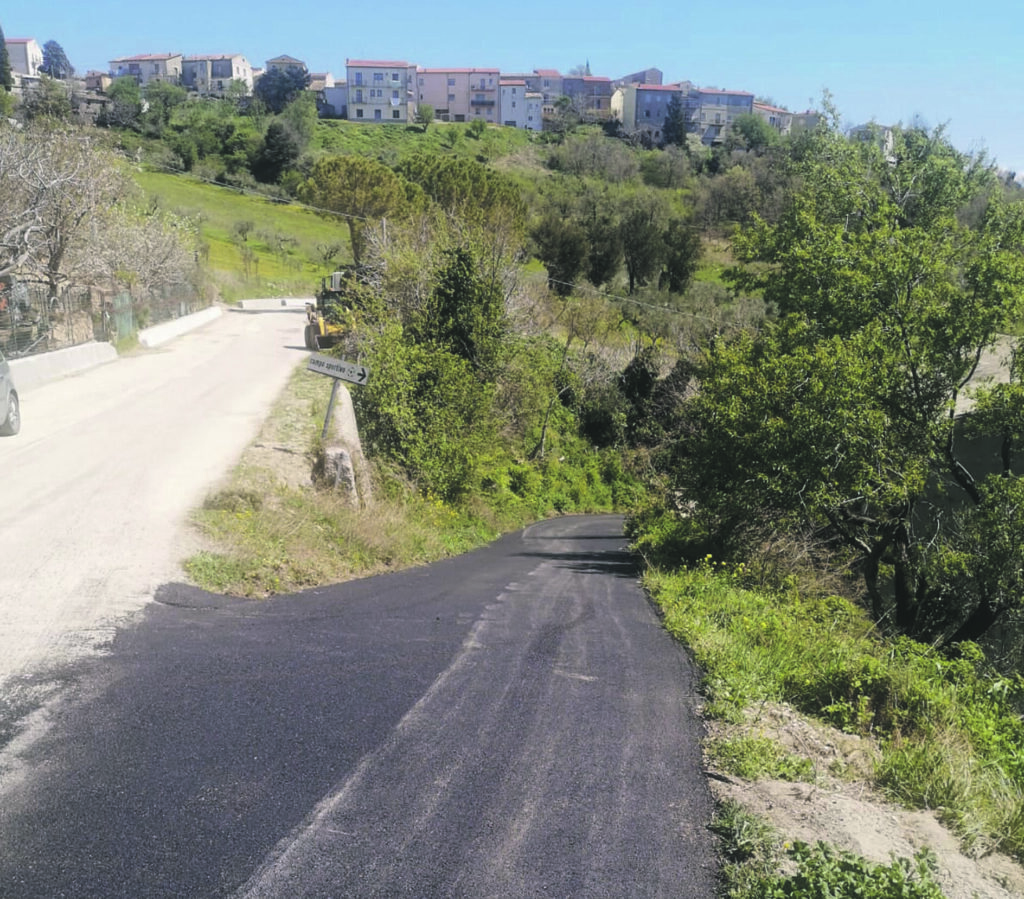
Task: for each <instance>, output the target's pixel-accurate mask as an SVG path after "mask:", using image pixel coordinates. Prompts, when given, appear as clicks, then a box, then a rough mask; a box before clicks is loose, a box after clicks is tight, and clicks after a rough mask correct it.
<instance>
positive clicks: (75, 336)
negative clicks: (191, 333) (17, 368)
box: [0, 281, 209, 358]
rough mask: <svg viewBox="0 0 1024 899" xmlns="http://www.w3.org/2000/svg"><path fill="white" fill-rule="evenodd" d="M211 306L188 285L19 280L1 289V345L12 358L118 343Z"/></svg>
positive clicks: (5, 353) (0, 347)
mask: <svg viewBox="0 0 1024 899" xmlns="http://www.w3.org/2000/svg"><path fill="white" fill-rule="evenodd" d="M207 305H209V303H207V302H206V301H204V300H202V299H200V298H199V296H198V295H197V294H196V293H195V291H194V290H193V289H191V288H190V287H189V286H188V285H175V286H174V287H173V288H165V289H158V290H152V291H140V290H131V291H128V290H121V291H118V290H114V289H103V288H95V287H93V288H76V287H65V288H63V289H62V290H61V291H60V292H59V293H58V294H57V295H56V296H53V295H51V293H50V290H49V288H48V287H47V285H45V284H40V283H37V282H25V281H14V283H13V284H12V285H10V286H3V287H0V349H2V350H3V352H4V355H6V356H9V357H11V358H17V357H19V356H29V355H32V354H33V353H45V352H49V351H50V350H59V349H63V348H65V347H70V346H76V345H78V344H80V343H88V342H89V341H92V340H100V341H116V340H118V339H120V338H125V337H131V336H132V335H133V334H135V333H136V332H137V331H139V330H140V329H142V328H146V327H149V326H150V325H155V324H159V323H160V322H164V321H170V320H171V319H175V318H180V317H181V316H183V315H188V314H189V313H191V312H195V311H197V310H198V309H201V308H203V307H204V306H207Z"/></svg>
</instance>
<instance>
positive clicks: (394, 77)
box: [391, 72, 402, 84]
mask: <svg viewBox="0 0 1024 899" xmlns="http://www.w3.org/2000/svg"><path fill="white" fill-rule="evenodd" d="M391 80H392V81H394V82H395V83H396V84H397V83H398V82H399V81H401V80H402V78H401V76H400V75H399V74H398V72H392V73H391Z"/></svg>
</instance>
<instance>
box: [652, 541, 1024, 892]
mask: <svg viewBox="0 0 1024 899" xmlns="http://www.w3.org/2000/svg"><path fill="white" fill-rule="evenodd" d="M647 586H648V589H649V590H650V592H651V594H652V595H653V597H654V598H655V600H656V602H657V603H658V605H659V606H660V608H661V610H662V612H663V614H664V621H665V625H666V627H667V628H668V630H669V631H670V632H671V633H673V634H674V635H675V636H677V637H679V638H680V639H681V640H682V641H684V642H685V643H686V644H687V645H689V646H690V647H691V649H692V651H693V653H694V656H695V658H696V660H697V662H698V664H699V665H700V666H701V668H702V669H703V671H704V672H705V688H706V692H707V707H706V712H707V714H708V715H709V717H710V718H712V719H720V720H724V721H732V722H740V721H742V720H743V717H744V710H746V709H748V708H750V707H751V706H755V705H758V704H764V703H775V702H777V703H786V704H789V705H790V706H792V707H794V708H796V709H798V710H799V711H800V712H802V713H804V714H807V715H809V716H812V717H814V718H817V719H819V720H821V721H823V722H826V723H827V724H829V725H831V726H833V727H835V728H838V729H839V730H841V731H844V732H846V733H850V734H859V735H861V736H863V737H867V738H870V739H871V740H872V741H875V742H876V743H877V747H878V750H879V756H878V758H879V761H878V762H877V765H876V766H875V767H874V770H873V772H872V774H873V780H874V786H876V787H879V788H881V789H882V790H883V791H884V792H885V793H886V794H887V795H888V796H889V797H890V798H892V799H895V800H897V801H898V802H900V803H902V804H903V805H905V806H907V807H909V808H922V809H931V810H934V811H936V812H937V813H938V815H939V817H940V819H941V820H942V821H943V822H944V823H946V824H947V825H948V826H950V827H951V828H952V829H953V830H954V831H955V832H956V833H957V834H958V835H959V836H960V838H961V840H962V841H963V844H964V846H965V848H966V849H967V850H968V851H971V852H973V853H975V854H981V853H987V852H992V851H999V852H1002V853H1005V854H1006V855H1009V856H1012V857H1014V858H1016V859H1017V860H1021V859H1024V754H1022V753H1021V749H1020V747H1021V746H1024V722H1022V719H1021V717H1020V715H1019V713H1018V709H1019V704H1020V701H1021V697H1022V686H1024V683H1022V681H1021V679H1020V678H1016V679H1014V680H1011V679H1007V678H1005V677H1002V676H1000V675H999V674H998V673H997V672H996V671H995V670H994V669H993V668H991V667H990V666H989V665H988V664H987V662H986V660H985V658H984V656H983V655H982V653H981V651H980V650H979V649H978V648H977V647H976V646H974V645H973V644H964V645H961V647H960V655H959V657H957V658H953V659H950V658H946V657H944V656H942V655H940V654H939V653H936V652H935V651H933V650H932V649H931V648H930V647H928V646H925V645H922V644H918V643H915V642H913V641H911V640H908V639H906V638H899V639H896V640H887V639H884V638H883V637H882V636H880V635H879V634H878V633H877V631H876V630H875V629H874V628H873V626H872V624H871V622H870V621H869V620H868V618H867V616H866V615H865V614H864V613H863V611H862V610H861V609H860V608H859V607H857V606H855V605H854V604H852V603H850V602H848V601H846V600H844V599H841V598H838V597H834V596H829V597H818V596H806V595H802V594H801V593H800V592H799V591H798V590H797V589H795V588H790V589H787V590H779V591H774V592H762V591H758V590H754V589H748V587H747V578H746V573H745V571H744V568H743V566H738V567H728V566H724V565H716V564H714V563H713V562H712V561H711V560H710V559H707V560H705V562H704V563H703V564H702V565H700V566H697V567H695V568H693V569H689V570H678V571H673V572H663V571H657V570H653V571H651V572H650V573H649V575H648V577H647ZM709 750H710V753H711V754H716V753H717V756H718V759H719V761H720V762H721V763H723V764H724V765H725V766H726V768H727V769H728V770H732V771H734V772H735V773H737V774H739V775H740V776H750V775H755V776H762V774H761V771H759V770H758V768H759V766H760V767H762V768H766V769H767V773H768V775H769V776H772V777H785V776H786V774H787V772H788V773H789V774H791V775H793V776H802V774H803V772H802V771H801V767H800V763H799V761H798V760H793V759H792V758H790V757H788V756H787V755H785V754H784V753H781V752H780V751H778V750H777V749H772V750H770V751H769V750H768V749H766V747H765V746H764V745H760V744H756V743H751V742H749V741H747V742H746V743H744V742H743V741H737V742H736V743H733V744H729V743H726V744H724V745H716V744H712V745H711V746H710V747H709ZM837 864H838V863H837ZM843 864H844V865H845V863H843ZM914 865H915V866H917V861H915V862H914ZM842 866H843V865H840V867H842ZM760 895H787V896H789V895H804V893H790V892H787V893H777V894H776V893H770V892H767V893H762V894H760ZM807 895H811V894H807ZM829 895H831V894H829ZM836 895H845V894H836ZM851 895H852V894H851ZM857 895H861V894H857ZM863 895H876V894H875V893H864V894H863ZM877 895H883V894H877ZM885 895H889V894H885ZM892 895H901V896H902V895H910V894H904V893H894V894H892ZM914 895H917V894H914ZM921 895H932V894H929V893H923V894H921Z"/></svg>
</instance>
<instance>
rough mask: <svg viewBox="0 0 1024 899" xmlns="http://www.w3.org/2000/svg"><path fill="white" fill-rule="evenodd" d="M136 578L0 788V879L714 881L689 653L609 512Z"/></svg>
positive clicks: (251, 892) (17, 883) (477, 893)
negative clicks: (472, 546) (111, 631)
mask: <svg viewBox="0 0 1024 899" xmlns="http://www.w3.org/2000/svg"><path fill="white" fill-rule="evenodd" d="M158 599H159V600H160V601H159V602H157V603H153V604H151V605H149V606H148V607H147V608H146V609H145V611H144V613H143V614H142V615H141V616H140V617H139V618H138V619H137V620H136V622H135V623H134V625H133V626H132V627H130V628H128V629H126V630H124V631H122V632H120V633H119V634H118V636H117V638H116V639H115V640H114V643H113V646H112V649H111V654H110V655H109V656H107V657H105V658H99V659H93V660H85V661H83V662H82V663H81V664H80V666H79V672H78V675H79V684H80V687H79V689H78V691H77V694H76V695H75V696H74V697H69V698H68V699H67V700H65V701H64V702H62V703H60V704H57V705H56V707H55V708H53V709H52V710H51V726H50V727H49V728H48V730H47V732H46V734H45V735H44V736H43V737H41V738H40V739H39V740H37V741H36V743H35V744H34V745H33V747H32V749H31V751H30V752H27V753H26V754H25V756H24V763H25V766H26V770H27V773H26V774H25V776H23V777H22V778H20V779H19V780H18V782H17V784H15V785H14V787H13V788H11V789H8V790H6V791H5V793H4V795H3V796H2V797H0V894H3V895H17V896H19V897H23V899H31V897H37V896H38V897H42V896H47V897H50V896H61V895H67V896H71V895H74V896H105V897H115V896H126V897H127V896H133V897H135V896H147V897H150V896H232V897H295V896H304V897H328V896H330V897H345V896H353V897H356V896H358V897H374V896H380V897H385V896H386V897H394V896H416V897H434V896H438V897H441V896H443V897H491V896H493V897H513V896H514V897H520V896H557V897H655V896H673V897H695V899H696V897H700V899H704V897H710V896H712V895H713V892H714V875H715V860H714V857H713V852H712V847H711V842H710V837H709V835H708V832H707V830H706V823H707V821H708V817H709V815H710V810H711V800H710V796H709V794H708V790H707V785H706V782H705V779H704V777H703V775H702V774H701V764H700V746H699V737H700V723H699V719H698V717H697V715H696V713H695V704H696V684H695V672H694V670H693V667H692V665H691V663H690V661H689V659H688V657H687V655H686V653H685V652H684V651H683V650H682V649H681V647H680V646H678V645H677V644H676V643H675V642H674V641H673V640H672V639H671V638H670V637H669V636H668V635H667V634H666V632H665V631H664V630H663V629H662V628H661V627H660V625H659V622H658V620H657V617H656V615H655V613H654V612H653V610H652V609H651V607H650V605H649V604H648V602H647V601H646V599H645V597H644V595H643V593H642V591H641V590H640V588H639V586H638V583H637V580H636V572H635V571H634V569H633V565H632V560H631V558H630V557H629V555H628V554H627V553H626V552H625V551H624V540H623V538H622V536H621V520H620V519H618V518H615V517H611V516H609V517H570V518H563V519H558V520H552V521H547V522H542V523H539V524H537V525H534V526H532V527H530V528H527V529H526V530H525V531H522V532H520V533H517V534H512V535H508V536H506V537H504V538H502V539H501V540H499V541H497V542H496V543H494V544H493V545H491V546H489V547H486V548H484V549H482V550H479V551H477V552H474V553H470V554H467V555H466V556H462V557H459V558H457V559H451V560H447V561H445V562H441V563H437V564H435V565H431V566H425V567H423V568H418V569H414V570H411V571H407V572H401V573H396V574H392V575H387V576H384V577H377V578H368V579H365V580H361V581H354V582H351V583H348V584H343V585H339V586H336V587H331V588H324V589H320V590H314V591H307V592H305V593H302V594H299V595H296V596H291V597H279V598H276V599H274V600H270V601H264V602H259V603H257V602H245V601H240V600H230V599H226V598H220V597H215V596H211V595H209V594H205V593H202V592H201V591H198V590H196V589H194V588H188V587H183V586H175V585H169V586H167V587H165V588H164V589H163V590H161V591H160V593H159V595H158ZM72 737H73V738H72ZM4 887H5V888H4Z"/></svg>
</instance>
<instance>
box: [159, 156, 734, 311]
mask: <svg viewBox="0 0 1024 899" xmlns="http://www.w3.org/2000/svg"><path fill="white" fill-rule="evenodd" d="M146 165H147V166H148V167H149V168H150V169H155V170H158V171H162V172H165V173H167V174H169V175H176V176H182V175H186V174H187V175H188V177H190V178H192V179H194V180H196V181H199V182H201V183H203V184H210V185H212V186H213V187H220V188H223V189H224V190H230V191H234V192H235V193H239V194H242V195H243V196H252V197H257V198H259V199H262V200H267V201H268V202H271V203H275V204H277V205H279V206H293V207H295V208H297V209H305V210H308V211H309V212H315V213H317V214H320V215H334V216H337V217H338V218H344V219H354V220H355V221H360V222H368V223H369V222H375V221H378V219H374V218H369V217H368V216H364V215H352V214H351V213H347V212H338V211H337V210H335V209H327V208H324V207H321V206H312V205H310V204H308V203H302V202H300V201H298V200H296V199H294V198H291V197H284V198H282V197H279V196H275V195H274V194H266V193H261V192H260V191H258V190H254V189H252V188H247V187H238V186H234V185H230V184H224V183H222V182H220V181H215V180H213V179H212V178H203V177H202V176H200V175H195V174H192V173H185V172H182V171H180V170H178V169H174V168H171V167H170V166H165V165H159V164H157V163H153V162H147V163H146ZM547 281H548V283H549V284H561V285H563V286H564V287H571V288H572V289H573V290H578V291H581V292H583V291H593V292H596V293H597V294H598V296H601V297H604V298H605V299H607V300H615V301H617V302H620V303H628V304H630V305H633V306H639V307H641V308H643V309H649V310H652V311H654V312H664V313H667V314H669V315H685V316H688V317H689V318H691V319H693V320H695V321H703V322H707V323H708V324H718V323H719V322H718V320H717V319H714V318H711V317H710V316H706V315H699V314H697V313H696V312H687V311H686V310H684V309H674V308H672V307H671V306H659V305H657V304H655V303H648V302H645V301H643V300H638V299H636V298H635V297H629V296H620V295H618V294H614V293H611V292H609V291H606V290H602V289H601V288H600V287H595V286H594V285H593V284H590V283H589V282H573V281H561V280H559V279H558V278H551V277H549V278H548V279H547Z"/></svg>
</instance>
